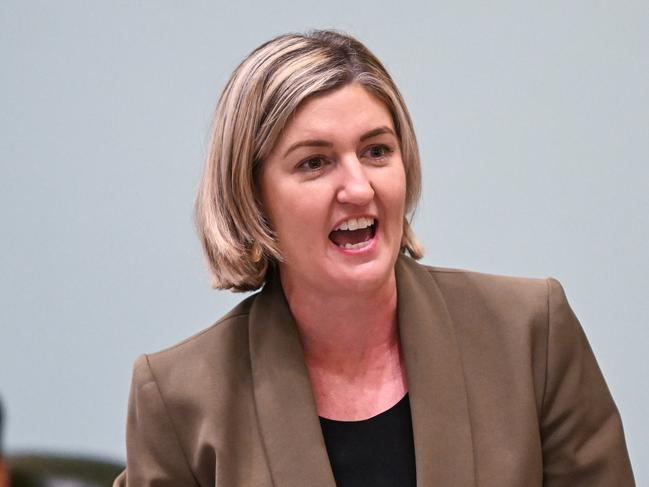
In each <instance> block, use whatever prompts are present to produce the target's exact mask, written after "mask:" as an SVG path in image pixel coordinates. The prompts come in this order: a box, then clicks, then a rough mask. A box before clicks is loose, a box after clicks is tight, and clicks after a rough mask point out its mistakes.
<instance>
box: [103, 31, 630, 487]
mask: <svg viewBox="0 0 649 487" xmlns="http://www.w3.org/2000/svg"><path fill="white" fill-rule="evenodd" d="M419 188H420V166H419V156H418V151H417V143H416V139H415V135H414V132H413V127H412V122H411V120H410V117H409V115H408V111H407V109H406V106H405V104H404V102H403V99H402V98H401V95H400V94H399V91H398V89H397V88H396V86H395V85H394V83H393V81H392V80H391V78H390V76H389V75H388V73H387V72H386V70H385V68H384V67H383V66H382V64H381V63H380V62H379V61H378V60H377V59H376V58H375V57H374V56H373V55H372V54H371V53H370V52H369V51H368V50H367V48H365V47H364V46H363V45H362V44H360V43H359V42H358V41H356V40H355V39H353V38H351V37H349V36H346V35H343V34H340V33H336V32H331V31H316V32H313V33H310V34H308V35H284V36H280V37H277V38H275V39H273V40H271V41H269V42H267V43H265V44H263V45H262V46H260V47H259V48H257V49H256V50H255V51H253V52H252V53H251V54H250V55H249V56H248V57H247V58H246V59H245V60H244V61H243V62H242V63H241V64H240V65H239V67H238V68H237V69H236V70H235V72H234V73H233V75H232V77H231V78H230V80H229V82H228V84H227V86H226V88H225V90H224V92H223V94H222V96H221V98H220V100H219V103H218V106H217V110H216V114H215V121H214V127H213V134H212V146H211V150H210V154H209V157H208V159H207V163H206V166H205V172H204V175H203V180H202V184H201V187H200V190H199V194H198V198H197V204H196V217H197V218H196V220H197V227H198V231H199V233H200V236H201V238H202V242H203V247H204V251H205V255H206V260H207V262H208V264H209V267H210V270H211V273H212V276H213V279H214V287H216V288H222V289H232V290H239V291H240V290H254V289H258V288H259V287H261V286H263V289H262V290H261V292H259V293H257V294H254V295H252V296H250V297H248V298H247V299H245V300H244V301H243V302H242V303H240V304H239V305H238V306H237V307H235V308H234V309H233V310H232V311H231V312H230V313H228V314H227V315H226V316H225V317H223V318H222V319H221V320H219V321H218V322H217V323H216V324H215V325H214V326H212V327H211V328H209V329H207V330H205V331H203V332H201V333H199V334H198V335H196V336H194V337H192V338H190V339H188V340H186V341H184V342H182V343H180V344H178V345H176V346H174V347H172V348H170V349H167V350H164V351H162V352H158V353H155V354H151V355H143V356H141V357H139V358H138V360H137V361H136V364H135V367H134V374H133V384H132V390H131V398H130V401H129V402H130V404H129V417H128V427H127V446H128V467H127V470H126V471H125V472H124V473H123V474H122V475H121V476H120V477H119V478H118V479H117V480H116V482H115V485H117V486H126V485H128V486H138V487H140V486H149V485H150V486H153V485H155V486H185V485H187V486H190V485H193V486H198V485H200V486H213V485H218V486H266V485H268V486H270V485H275V486H281V487H286V486H292V485H295V486H323V487H324V486H329V487H332V486H334V485H338V486H350V485H367V486H382V485H391V486H397V485H398V486H413V485H415V484H416V485H419V486H433V485H439V486H469V485H481V486H491V485H493V486H523V485H524V486H536V485H538V486H541V485H546V486H567V485H570V486H579V485H588V486H592V485H607V486H610V485H615V486H630V485H633V475H632V473H631V468H630V464H629V460H628V455H627V451H626V446H625V442H624V436H623V432H622V424H621V421H620V417H619V414H618V412H617V409H616V407H615V404H614V403H613V400H612V399H611V396H610V394H609V392H608V390H607V387H606V384H605V383H604V380H603V378H602V375H601V373H600V371H599V369H598V366H597V364H596V362H595V359H594V357H593V354H592V352H591V350H590V348H589V346H588V343H587V341H586V338H585V336H584V334H583V331H582V330H581V327H580V325H579V322H578V321H577V319H576V317H575V315H574V314H573V313H572V311H571V309H570V307H569V305H568V303H567V301H566V297H565V295H564V293H563V290H562V288H561V285H560V284H559V282H557V281H556V280H554V279H552V278H549V279H526V278H513V277H504V276H495V275H487V274H480V273H475V272H469V271H462V270H452V269H443V268H432V267H425V266H422V265H420V264H417V263H416V262H415V260H413V258H414V259H418V258H419V257H421V255H422V250H421V247H420V245H419V243H418V242H417V240H416V238H415V236H414V234H413V233H412V230H411V229H410V226H409V224H408V216H409V215H410V214H411V213H412V211H413V209H414V206H415V204H416V202H417V199H418V195H419ZM406 253H407V254H410V257H408V256H406V255H405V254H406Z"/></svg>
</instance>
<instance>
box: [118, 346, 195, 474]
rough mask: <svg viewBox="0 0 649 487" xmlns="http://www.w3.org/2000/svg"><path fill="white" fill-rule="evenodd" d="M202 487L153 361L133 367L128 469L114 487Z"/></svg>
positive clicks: (141, 361)
mask: <svg viewBox="0 0 649 487" xmlns="http://www.w3.org/2000/svg"><path fill="white" fill-rule="evenodd" d="M180 485H182V486H198V482H197V481H196V479H195V478H194V476H193V475H192V473H191V470H190V468H189V464H188V462H187V459H186V456H185V454H184V452H183V450H182V448H181V445H180V442H179V441H178V437H177V436H176V432H175V429H174V425H173V423H172V421H171V418H170V417H169V414H168V412H167V407H166V405H165V402H164V399H163V397H162V395H161V393H160V389H159V387H158V384H157V382H156V380H155V377H154V376H153V373H152V371H151V367H150V364H149V359H148V357H147V356H146V355H141V356H139V357H138V358H137V360H136V361H135V365H134V367H133V380H132V383H131V392H130V396H129V401H128V419H127V425H126V470H124V471H123V472H122V473H121V474H120V475H119V476H118V477H117V478H116V479H115V482H114V483H113V487H148V486H151V487H152V486H155V487H178V486H180Z"/></svg>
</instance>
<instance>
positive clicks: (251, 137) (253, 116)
mask: <svg viewBox="0 0 649 487" xmlns="http://www.w3.org/2000/svg"><path fill="white" fill-rule="evenodd" d="M350 83H359V84H361V85H363V87H364V88H365V89H367V90H368V92H370V93H371V94H373V95H374V96H376V97H377V98H378V99H379V100H381V101H382V102H383V103H384V104H385V106H386V107H387V108H388V110H389V111H390V113H391V115H392V119H393V123H394V126H395V130H396V135H397V139H398V141H399V144H400V149H401V155H402V160H403V164H404V168H405V175H406V205H405V207H406V214H405V215H404V220H403V221H404V224H403V237H402V241H401V251H402V252H406V251H407V252H408V253H409V254H410V255H411V256H412V257H414V258H416V259H419V258H421V257H422V255H423V248H422V247H421V245H420V244H419V242H418V241H417V238H416V237H415V235H414V233H413V232H412V229H411V228H410V224H409V220H408V216H409V215H410V217H411V216H412V213H413V212H414V209H415V207H416V205H417V201H418V200H419V194H420V191H421V167H420V161H419V150H418V148H417V140H416V137H415V133H414V129H413V125H412V121H411V119H410V115H409V113H408V109H407V108H406V105H405V103H404V101H403V98H402V96H401V94H400V93H399V90H398V89H397V87H396V85H395V84H394V82H393V81H392V78H391V77H390V75H389V74H388V72H387V70H386V69H385V67H384V66H383V64H381V62H380V61H379V60H378V59H377V58H376V56H374V55H373V54H372V53H371V52H370V51H369V49H367V47H365V46H364V45H363V44H362V43H361V42H359V41H358V40H356V39H355V38H353V37H352V36H350V35H347V34H344V33H341V32H337V31H332V30H315V31H310V32H308V33H306V34H284V35H280V36H278V37H275V38H274V39H271V40H270V41H268V42H266V43H264V44H262V45H261V46H259V47H258V48H257V49H255V50H254V51H252V52H251V53H250V54H249V55H248V56H247V57H246V58H245V59H244V60H243V61H242V62H241V64H239V66H238V67H237V68H236V69H235V70H234V72H233V73H232V75H231V77H230V79H229V80H228V82H227V84H226V86H225V88H224V90H223V93H222V94H221V96H220V98H219V101H218V103H217V106H216V111H215V113H214V119H213V122H212V128H211V142H210V147H209V151H208V155H207V159H206V162H205V167H204V170H203V175H202V179H201V182H200V185H199V189H198V195H197V197H196V202H195V207H194V212H195V215H194V216H195V224H196V230H197V232H198V234H199V237H200V239H201V243H202V246H203V252H204V255H205V259H206V261H207V264H208V266H209V270H210V273H211V277H212V287H214V288H218V289H231V290H233V291H250V290H254V289H257V288H259V287H261V286H262V285H263V284H264V282H265V281H266V278H267V274H268V271H269V270H270V269H272V268H274V267H275V265H276V264H277V263H278V262H281V261H282V253H281V249H280V246H279V245H278V241H277V238H276V236H275V235H274V233H273V230H272V228H271V227H270V225H269V223H268V220H267V218H266V217H265V215H264V213H263V208H262V205H261V203H260V201H259V192H258V181H257V179H258V175H259V172H260V168H261V166H262V165H263V163H264V158H266V157H267V156H268V154H269V153H270V152H271V150H272V149H273V147H274V145H275V143H276V142H277V140H278V138H279V136H280V134H281V132H282V130H283V128H284V126H285V125H286V123H287V121H288V119H289V117H290V116H291V115H292V114H293V113H294V112H295V110H296V109H297V108H298V106H299V105H300V104H301V103H302V102H304V101H305V100H306V99H307V98H309V97H310V96H313V95H315V94H319V93H323V92H326V91H330V90H335V89H337V88H340V87H342V86H345V85H347V84H350Z"/></svg>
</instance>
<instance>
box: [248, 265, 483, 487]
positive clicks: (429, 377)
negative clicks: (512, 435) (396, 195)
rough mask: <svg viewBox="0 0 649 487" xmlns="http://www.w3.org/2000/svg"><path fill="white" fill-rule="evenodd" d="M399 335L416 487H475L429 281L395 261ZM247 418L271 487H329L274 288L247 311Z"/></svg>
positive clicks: (459, 396)
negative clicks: (251, 413) (252, 418)
mask: <svg viewBox="0 0 649 487" xmlns="http://www.w3.org/2000/svg"><path fill="white" fill-rule="evenodd" d="M396 278H397V293H398V319H399V334H400V338H401V344H402V348H403V353H404V356H405V361H406V373H407V379H408V389H409V396H410V408H411V413H412V425H413V433H414V441H415V459H416V468H417V485H419V486H422V487H427V486H444V487H451V486H453V487H455V486H463V487H464V486H471V485H475V472H474V458H473V443H472V438H471V423H470V418H469V409H468V401H467V395H466V389H465V383H464V374H463V368H462V361H461V357H460V350H459V344H458V342H457V338H456V336H455V330H454V327H453V323H452V320H451V317H450V315H449V313H448V310H447V308H446V304H445V302H444V298H443V296H442V294H441V291H440V289H439V287H438V285H437V283H436V282H435V280H434V278H433V277H432V276H431V275H430V273H429V272H428V271H427V270H426V269H425V268H424V267H422V266H420V265H419V264H417V263H416V262H414V261H413V260H411V259H409V258H407V257H404V256H400V257H399V259H398V260H397V265H396ZM249 334H250V358H251V367H252V377H253V388H254V398H255V407H256V411H257V418H258V421H259V426H260V430H261V435H262V441H263V443H264V447H265V451H266V454H267V456H268V462H269V465H270V471H271V475H272V478H273V482H274V484H275V485H277V486H281V487H290V486H294V485H295V486H304V485H309V486H310V487H335V485H336V484H335V480H334V477H333V473H332V471H331V466H330V463H329V458H328V456H327V450H326V447H325V444H324V439H323V436H322V430H321V428H320V421H319V419H318V413H317V410H316V405H315V400H314V398H313V392H312V390H311V384H310V382H309V376H308V372H307V370H306V365H305V363H304V356H303V352H302V346H301V344H300V340H299V336H298V333H297V328H296V325H295V321H294V319H293V316H292V315H291V313H290V311H289V307H288V304H287V302H286V298H285V296H284V293H283V291H282V287H281V284H280V282H279V278H278V277H277V276H275V278H274V279H271V280H270V281H269V282H268V283H267V284H266V286H265V287H264V289H263V290H262V292H261V293H260V294H259V295H258V296H257V297H256V298H255V301H254V303H253V305H252V309H251V311H250V322H249Z"/></svg>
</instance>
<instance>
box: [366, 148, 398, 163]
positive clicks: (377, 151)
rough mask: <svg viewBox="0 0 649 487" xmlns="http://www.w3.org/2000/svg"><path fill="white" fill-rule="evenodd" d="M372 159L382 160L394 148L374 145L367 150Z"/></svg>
mask: <svg viewBox="0 0 649 487" xmlns="http://www.w3.org/2000/svg"><path fill="white" fill-rule="evenodd" d="M366 152H367V153H368V155H369V156H370V157H371V158H372V159H376V160H381V159H384V158H385V157H387V156H388V155H390V153H391V152H392V150H391V149H390V148H389V147H388V146H387V145H383V144H380V145H373V146H372V147H369V148H368V149H367V151H366Z"/></svg>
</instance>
